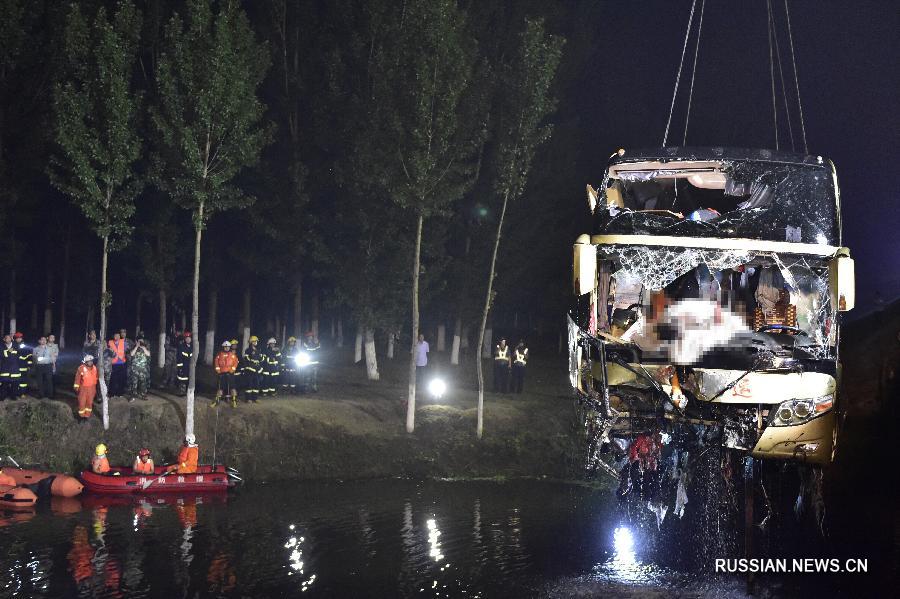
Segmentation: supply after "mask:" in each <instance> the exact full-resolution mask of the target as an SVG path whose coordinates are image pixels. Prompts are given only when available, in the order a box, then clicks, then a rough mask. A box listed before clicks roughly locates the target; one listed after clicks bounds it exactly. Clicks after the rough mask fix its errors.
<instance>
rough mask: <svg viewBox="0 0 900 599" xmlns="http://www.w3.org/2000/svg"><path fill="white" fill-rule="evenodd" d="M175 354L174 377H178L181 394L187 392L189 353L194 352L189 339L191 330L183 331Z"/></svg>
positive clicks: (192, 344) (189, 365) (189, 364)
mask: <svg viewBox="0 0 900 599" xmlns="http://www.w3.org/2000/svg"><path fill="white" fill-rule="evenodd" d="M177 352H178V353H177V355H176V356H175V360H176V361H175V370H176V372H175V378H176V379H178V391H179V393H181V394H182V395H185V394H187V386H188V374H189V372H190V367H191V355H193V353H194V343H193V341H192V340H191V332H190V331H185V332H184V335H183V336H182V338H181V343H179V344H178V349H177Z"/></svg>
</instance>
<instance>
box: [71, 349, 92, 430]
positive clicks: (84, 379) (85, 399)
mask: <svg viewBox="0 0 900 599" xmlns="http://www.w3.org/2000/svg"><path fill="white" fill-rule="evenodd" d="M75 392H76V393H78V417H79V418H80V419H81V422H87V420H88V419H89V418H90V417H91V414H92V413H93V411H94V397H95V396H96V395H97V367H96V366H94V356H92V355H90V354H87V355H85V356H84V358H83V359H82V360H81V366H79V367H78V370H76V371H75Z"/></svg>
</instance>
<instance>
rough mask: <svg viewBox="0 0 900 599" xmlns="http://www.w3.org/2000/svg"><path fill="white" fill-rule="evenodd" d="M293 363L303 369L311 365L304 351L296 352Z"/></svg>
mask: <svg viewBox="0 0 900 599" xmlns="http://www.w3.org/2000/svg"><path fill="white" fill-rule="evenodd" d="M294 362H296V363H297V366H299V367H300V368H303V367H304V366H309V365H310V364H312V358H310V357H309V354H308V353H306V352H305V351H301V352H297V355H296V356H294Z"/></svg>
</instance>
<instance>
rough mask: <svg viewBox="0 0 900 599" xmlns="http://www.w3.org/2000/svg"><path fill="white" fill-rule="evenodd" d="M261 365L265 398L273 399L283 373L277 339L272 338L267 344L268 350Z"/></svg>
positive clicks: (261, 381)
mask: <svg viewBox="0 0 900 599" xmlns="http://www.w3.org/2000/svg"><path fill="white" fill-rule="evenodd" d="M261 363H262V376H261V377H260V379H261V380H260V384H261V385H262V390H261V391H262V394H263V396H265V397H271V396H273V395H275V390H276V388H277V386H278V375H279V374H280V372H281V350H280V349H278V341H277V340H276V339H275V337H270V338H269V340H268V341H267V342H266V349H265V350H264V351H263V356H262V360H261Z"/></svg>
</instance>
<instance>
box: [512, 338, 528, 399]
mask: <svg viewBox="0 0 900 599" xmlns="http://www.w3.org/2000/svg"><path fill="white" fill-rule="evenodd" d="M527 365H528V346H527V345H525V340H524V339H520V340H519V344H518V345H516V348H515V349H514V350H513V364H512V389H511V391H512V392H513V393H522V388H523V387H524V386H525V367H526V366H527Z"/></svg>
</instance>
